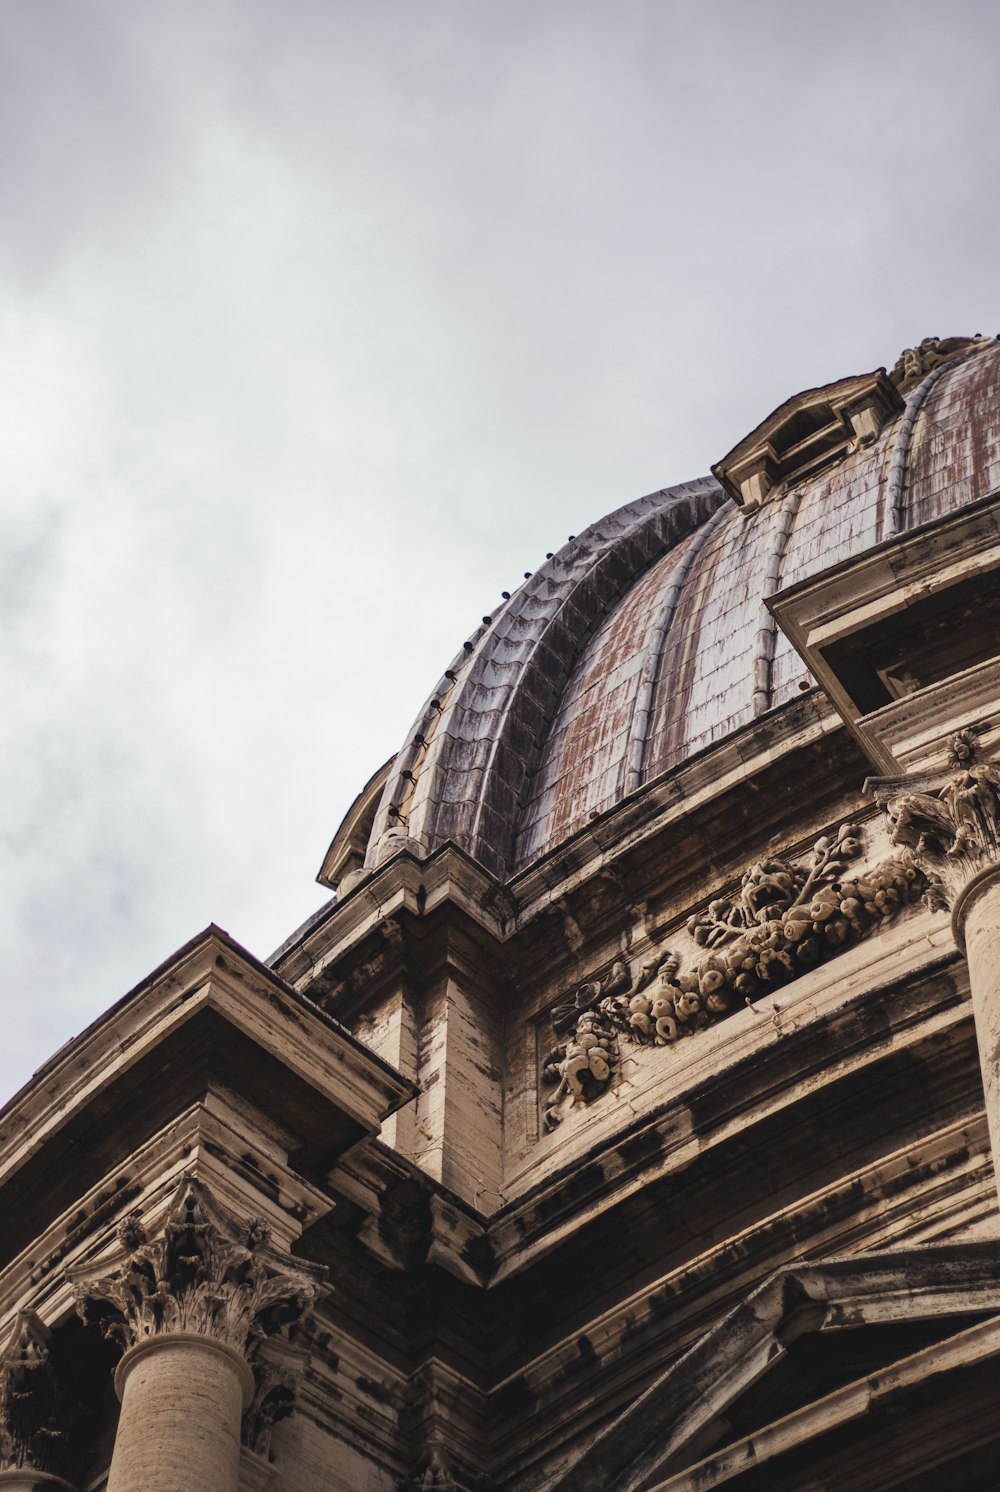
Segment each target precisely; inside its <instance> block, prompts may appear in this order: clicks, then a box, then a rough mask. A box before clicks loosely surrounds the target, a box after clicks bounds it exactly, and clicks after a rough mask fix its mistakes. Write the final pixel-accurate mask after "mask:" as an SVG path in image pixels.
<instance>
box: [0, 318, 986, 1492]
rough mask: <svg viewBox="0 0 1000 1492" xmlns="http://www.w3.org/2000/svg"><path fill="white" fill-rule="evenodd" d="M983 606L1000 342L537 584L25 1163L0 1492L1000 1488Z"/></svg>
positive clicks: (7, 1263)
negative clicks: (289, 885)
mask: <svg viewBox="0 0 1000 1492" xmlns="http://www.w3.org/2000/svg"><path fill="white" fill-rule="evenodd" d="M998 577H1000V344H998V343H997V342H995V341H993V340H991V339H985V338H975V339H959V338H954V339H949V340H940V339H937V338H934V339H928V340H927V341H925V342H923V343H921V345H920V346H919V347H917V348H915V349H911V350H908V351H907V352H905V353H904V354H903V356H902V357H901V358H900V360H899V361H898V362H897V364H896V365H895V367H894V368H893V369H892V371H891V372H890V373H886V372H885V370H884V369H878V370H876V371H875V372H873V373H870V374H864V375H860V376H857V377H851V378H842V379H840V380H839V381H837V382H835V383H832V384H829V385H828V386H826V387H824V388H819V389H810V390H808V391H806V392H805V393H802V394H799V395H797V396H796V397H794V398H791V399H789V400H788V401H787V402H786V403H785V404H783V405H782V406H781V407H780V408H779V409H777V410H775V411H774V412H773V413H772V414H771V415H770V416H769V417H768V418H767V419H765V420H764V421H763V423H762V424H761V425H759V426H758V427H757V429H755V430H754V431H752V432H751V433H750V434H749V435H747V436H746V437H745V438H744V439H743V440H741V441H740V442H739V443H738V444H737V445H736V446H734V448H733V450H732V451H731V452H730V453H729V454H728V455H727V456H725V457H724V458H723V459H722V460H721V461H720V462H719V463H718V464H717V465H716V466H715V467H714V468H713V475H712V476H711V477H706V478H705V479H703V480H700V481H696V482H690V483H685V484H683V485H681V486H677V487H671V488H667V489H664V490H663V491H660V492H655V493H653V494H652V495H651V496H649V497H646V498H643V499H641V500H640V501H638V502H634V503H631V504H629V505H628V506H626V507H624V508H622V509H620V510H619V511H618V512H616V513H613V514H611V515H610V516H609V517H608V518H606V519H605V520H603V521H602V522H600V523H598V524H596V525H594V526H593V527H592V528H590V529H589V530H588V531H587V532H586V533H584V534H581V535H580V536H579V537H578V538H574V539H572V540H570V542H569V543H567V545H566V546H565V547H564V548H563V549H562V550H560V552H559V553H558V554H555V555H553V556H552V557H551V558H550V559H549V560H548V561H547V563H546V564H545V566H544V567H543V568H542V569H541V570H539V571H538V572H537V573H536V574H535V575H533V576H532V577H531V578H530V579H529V580H528V581H527V582H526V583H525V585H524V586H523V587H522V588H521V589H520V590H519V591H518V592H517V593H516V594H514V595H513V596H511V597H509V598H506V599H505V600H504V603H503V605H502V606H501V607H500V608H499V609H498V610H497V611H495V612H494V613H493V614H492V615H490V616H489V617H486V618H484V620H483V625H482V628H481V629H480V630H479V631H478V632H477V633H476V634H475V635H474V636H472V637H471V638H469V639H468V641H466V642H465V643H464V644H463V646H462V648H461V649H460V651H459V653H458V656H457V658H456V659H455V661H454V662H453V663H452V664H451V666H450V667H449V668H447V669H446V670H445V672H444V674H443V675H442V677H441V679H440V680H439V682H438V684H437V686H436V688H435V689H434V691H433V694H432V695H431V697H430V699H429V700H428V703H427V706H426V708H425V709H424V710H423V711H422V712H421V715H420V717H419V719H418V720H417V721H416V722H415V724H414V726H413V729H412V731H411V733H410V735H409V736H408V737H407V739H406V741H405V742H404V743H403V745H402V746H401V748H400V751H399V752H398V754H397V755H396V757H395V758H394V759H393V761H391V762H389V763H388V764H386V766H385V767H383V768H382V769H381V771H379V772H377V773H376V774H375V775H374V777H373V778H372V779H371V781H370V782H369V783H368V785H367V786H366V787H365V788H364V789H363V791H362V792H361V793H360V795H359V797H358V799H357V801H356V802H355V804H354V806H353V808H352V809H351V811H350V813H349V814H348V816H347V818H346V820H345V822H344V824H343V825H342V826H341V828H340V829H339V830H338V832H337V834H336V835H335V837H334V839H333V843H332V844H331V846H330V849H329V851H328V853H327V856H326V859H325V861H324V864H323V866H322V869H321V872H320V880H321V881H322V882H323V883H324V884H325V885H327V886H329V887H330V888H331V890H333V891H334V892H335V895H334V897H333V899H332V900H331V901H330V902H329V904H328V905H327V906H326V907H325V908H324V909H323V910H322V911H321V912H320V913H318V914H317V915H316V916H315V917H314V918H312V919H311V921H310V922H309V923H308V924H307V925H306V926H304V927H303V928H301V929H299V931H298V932H296V933H295V934H294V935H293V936H292V937H291V938H289V940H288V941H287V942H286V943H285V944H284V946H283V947H282V948H281V949H280V950H279V951H278V953H277V954H275V955H274V956H273V957H272V958H271V959H270V960H268V961H267V962H266V963H262V962H260V961H258V960H257V959H256V958H254V957H253V956H251V955H250V954H249V953H247V952H246V951H245V950H244V949H242V948H240V947H239V946H237V945H236V944H235V943H234V942H233V941H232V940H231V939H230V938H229V937H227V935H226V934H225V933H223V932H221V931H219V930H218V929H217V928H215V927H210V928H208V930H207V931H205V932H204V933H202V934H200V935H199V936H198V937H196V938H194V939H192V941H191V942H190V943H189V944H187V945H186V946H185V947H184V948H182V949H180V950H179V951H178V952H177V953H176V954H175V955H174V957H173V958H172V959H170V961H169V962H168V963H166V964H165V965H164V966H163V967H161V968H159V969H157V970H155V971H154V972H153V973H152V974H151V975H150V976H149V978H148V979H147V980H145V981H144V983H143V984H141V985H140V986H139V987H138V988H137V989H135V990H133V991H132V992H131V993H130V994H128V995H126V996H125V997H124V998H123V999H122V1000H121V1001H120V1002H119V1003H118V1004H117V1005H115V1006H114V1007H113V1008H112V1009H111V1010H109V1011H108V1012H107V1014H106V1015H104V1016H103V1017H101V1019H100V1020H98V1021H97V1022H96V1023H95V1024H94V1025H93V1026H92V1027H91V1028H90V1029H89V1030H87V1031H85V1032H84V1033H83V1034H82V1035H81V1036H80V1037H78V1038H77V1039H76V1040H75V1041H73V1042H71V1043H70V1044H69V1045H68V1046H66V1047H64V1048H63V1049H62V1050H61V1051H59V1052H58V1053H56V1055H55V1056H54V1057H53V1058H52V1059H51V1061H50V1062H49V1063H48V1064H47V1065H46V1066H45V1067H44V1068H43V1069H42V1070H41V1071H40V1072H39V1073H38V1074H36V1076H35V1078H34V1079H33V1080H32V1082H31V1083H30V1084H29V1085H28V1087H27V1088H25V1089H24V1090H23V1091H22V1092H21V1093H20V1094H18V1095H17V1097H16V1098H15V1099H14V1100H13V1101H12V1102H11V1103H10V1104H9V1105H8V1106H7V1108H6V1109H5V1110H4V1112H3V1113H2V1115H0V1188H2V1193H0V1195H2V1199H3V1205H2V1209H0V1345H2V1357H0V1467H2V1468H3V1469H2V1470H0V1486H2V1487H4V1488H10V1489H14V1488H18V1489H28V1488H42V1487H45V1488H50V1489H55V1488H63V1489H66V1488H71V1489H77V1492H84V1489H92V1492H97V1489H100V1488H103V1487H105V1486H107V1487H108V1488H109V1489H110V1492H153V1489H155V1492H191V1489H193V1488H205V1489H211V1492H236V1489H238V1488H239V1489H251V1488H254V1489H257V1488H260V1489H263V1488H272V1489H274V1492H292V1489H295V1492H321V1489H323V1492H327V1489H329V1492H347V1489H350V1492H354V1489H359V1492H360V1489H363V1492H396V1489H417V1488H440V1489H444V1488H451V1489H462V1492H473V1489H479V1492H483V1489H487V1488H492V1489H496V1492H570V1489H572V1492H653V1489H658V1492H667V1489H670V1492H680V1489H694V1488H698V1489H704V1488H709V1487H725V1488H727V1489H729V1488H732V1489H738V1492H750V1489H763V1488H767V1489H769V1492H772V1489H802V1488H849V1489H857V1492H860V1489H868V1488H887V1487H906V1488H910V1489H936V1488H947V1489H951V1488H979V1489H986V1488H995V1487H996V1486H997V1485H1000V1424H998V1422H997V1420H996V1419H995V1418H994V1414H993V1408H994V1406H995V1403H996V1395H997V1392H998V1389H1000V1217H998V1210H997V1209H998V1199H997V1185H996V1176H995V1172H994V1164H993V1154H994V1153H995V1152H996V1150H997V1146H996V1145H995V1144H994V1145H991V1138H992V1140H993V1141H997V1139H998V1128H1000V1108H998V1104H1000V1093H998V1088H1000V672H998V659H1000V583H998Z"/></svg>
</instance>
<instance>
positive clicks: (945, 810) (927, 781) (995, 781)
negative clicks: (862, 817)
mask: <svg viewBox="0 0 1000 1492" xmlns="http://www.w3.org/2000/svg"><path fill="white" fill-rule="evenodd" d="M949 756H950V765H951V766H952V768H953V770H952V772H951V773H950V774H949V775H948V776H946V777H945V778H944V779H943V780H942V777H941V774H923V775H921V776H911V777H870V778H869V779H868V781H867V782H866V783H865V788H866V790H867V791H868V792H870V793H871V794H872V795H873V796H874V798H875V801H876V802H877V803H878V804H879V806H880V807H881V808H884V809H885V812H886V814H887V815H888V817H889V822H890V824H891V825H892V839H893V843H894V844H899V845H905V846H906V847H907V848H908V850H909V852H910V855H911V856H912V859H913V861H914V863H915V864H916V865H917V866H918V867H919V868H920V870H921V871H922V872H923V874H924V876H925V877H926V879H927V881H928V883H929V885H930V887H931V890H932V894H934V895H936V897H937V899H938V901H939V903H940V904H941V905H943V906H948V907H950V908H951V909H952V912H953V914H954V913H956V912H957V911H958V906H959V902H960V900H961V898H962V896H963V894H964V892H965V891H966V890H967V889H968V887H969V886H970V884H971V883H972V881H973V880H974V879H976V878H977V877H979V876H980V875H982V874H983V873H984V872H986V871H989V870H990V869H991V868H994V867H1000V762H996V761H981V760H979V750H978V747H977V745H976V738H975V734H974V732H973V731H971V730H961V731H959V732H958V733H957V734H956V735H954V736H952V738H951V741H950V743H949Z"/></svg>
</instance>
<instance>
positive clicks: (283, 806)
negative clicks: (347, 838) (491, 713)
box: [0, 0, 1000, 1098]
mask: <svg viewBox="0 0 1000 1492" xmlns="http://www.w3.org/2000/svg"><path fill="white" fill-rule="evenodd" d="M998 55H1000V8H998V7H997V6H996V5H995V4H993V3H992V0H980V3H955V0H950V3H949V5H948V6H944V5H942V4H939V3H936V0H935V3H920V0H907V3H900V4H896V3H891V0H881V3H873V0H867V3H865V4H857V5H855V4H840V5H838V6H835V7H831V6H828V5H820V4H818V3H811V0H790V3H780V4H778V3H758V0H715V3H713V0H691V3H671V0H604V3H595V0H565V3H563V0H530V3H517V0H444V3H442V0H419V3H418V0H365V3H361V0H356V3H353V4H348V3H336V0H323V3H320V0H316V3H303V0H282V3H281V4H279V3H278V0H268V3H264V0H230V3H226V0H215V3H213V0H191V3H187V0H142V3H139V4H130V3H128V0H0V523H2V533H0V616H2V624H3V638H4V644H5V645H4V647H3V650H2V658H0V677H2V686H3V701H4V709H3V713H2V722H0V752H2V761H0V766H2V771H0V799H2V801H0V835H2V837H0V888H2V896H0V943H2V962H0V969H2V975H0V978H2V981H3V1040H2V1046H0V1098H2V1097H3V1096H5V1095H6V1094H8V1093H10V1092H13V1090H14V1089H15V1088H16V1087H18V1086H19V1085H20V1083H21V1082H23V1081H24V1080H25V1079H26V1078H27V1077H28V1076H29V1074H30V1073H31V1071H32V1069H33V1068H34V1067H36V1066H37V1065H38V1064H39V1063H40V1062H41V1061H43V1060H44V1059H45V1058H46V1057H47V1056H48V1055H49V1054H50V1053H51V1052H52V1051H53V1050H54V1049H55V1048H56V1047H57V1046H59V1045H60V1044H61V1043H62V1042H63V1041H64V1040H66V1039H67V1038H68V1037H70V1036H71V1035H73V1034H74V1033H75V1032H76V1031H78V1030H80V1029H81V1028H82V1027H83V1026H84V1025H86V1024H87V1023H88V1022H89V1021H90V1020H92V1019H93V1018H94V1017H95V1016H96V1015H98V1014H99V1013H100V1011H101V1010H103V1009H104V1008H106V1006H108V1005H109V1004H110V1003H111V1002H112V1001H114V1000H115V999H117V998H118V997H119V996H120V995H122V994H123V993H124V992H125V991H126V990H127V989H128V988H129V987H130V986H131V985H132V984H133V983H135V982H136V981H138V980H139V979H140V978H141V977H143V975H145V974H146V973H147V972H148V971H149V970H150V969H152V968H153V967H154V966H155V965H156V964H157V963H158V962H160V961H161V960H162V959H163V958H165V957H166V956H167V955H169V954H170V953H171V952H172V951H173V949H174V948H175V947H177V946H178V945H179V944H180V943H182V942H183V941H185V940H186V939H187V938H188V937H190V936H191V935H193V934H194V933H195V932H197V931H198V930H199V929H200V928H201V927H203V926H204V925H205V924H206V923H207V922H209V921H213V920H214V921H216V922H218V923H220V924H221V925H222V926H224V927H226V928H227V929H228V930H229V931H230V932H231V933H232V934H233V935H234V936H235V937H237V938H238V939H239V940H240V941H242V942H244V943H246V944H247V945H248V946H249V947H250V948H251V950H253V951H254V952H255V953H257V954H258V955H261V956H264V955H266V954H267V953H268V952H269V951H270V950H271V948H273V947H274V945H275V944H277V943H278V942H280V941H281V940H282V938H283V937H284V936H285V935H286V934H287V933H289V932H290V931H291V930H292V929H293V928H294V927H295V926H296V925H297V924H298V923H299V922H300V921H301V920H302V919H303V918H304V917H305V916H306V915H307V914H308V913H309V912H310V911H311V910H312V909H313V908H314V907H315V906H316V905H318V904H319V902H320V901H321V900H322V899H324V893H323V892H321V891H320V889H319V888H318V887H316V886H315V885H314V884H313V881H312V877H313V875H314V874H315V872H316V870H317V869H318V866H319V864H320V861H321V859H322V856H323V852H324V850H325V848H326V846H327V844H328V842H329V840H330V838H331V836H332V834H333V832H334V830H335V828H336V827H337V824H338V822H339V820H340V818H341V816H342V814H343V812H344V811H345V809H346V808H347V806H348V805H349V803H350V801H351V799H352V798H353V797H354V795H355V793H356V792H357V791H358V789H359V788H360V787H361V786H362V784H363V783H364V781H365V779H366V778H367V777H368V776H369V775H370V773H371V772H372V771H373V770H374V769H375V768H376V767H377V766H378V765H379V764H380V763H381V762H382V761H383V760H384V759H385V758H386V757H387V756H388V755H389V754H390V753H391V752H392V751H393V750H395V748H396V747H397V745H398V744H399V742H400V740H401V739H402V737H403V735H404V733H405V731H406V728H407V726H408V724H409V722H410V720H411V718H412V717H413V715H414V714H415V713H416V711H417V708H418V707H419V705H420V703H421V701H422V699H423V697H424V696H425V694H426V693H427V691H428V689H429V688H430V687H431V686H432V685H433V683H434V681H435V679H436V678H437V677H438V676H439V674H440V671H441V669H442V667H443V666H444V665H445V664H446V662H447V661H448V660H449V659H450V657H451V656H452V654H453V653H454V651H455V650H456V648H457V647H458V646H459V645H460V644H461V642H462V640H463V638H464V637H466V636H467V635H468V633H469V631H470V629H472V628H473V627H474V626H475V625H476V623H477V622H478V620H479V618H480V617H481V616H482V614H483V613H484V612H485V611H487V610H489V609H491V608H492V606H493V605H494V604H495V603H496V602H497V600H498V599H499V594H500V591H501V590H502V589H513V587H514V586H515V585H516V583H517V581H518V580H519V579H520V577H521V575H522V573H523V572H524V571H525V570H533V569H534V568H535V567H536V566H537V564H538V563H539V561H540V560H541V559H542V557H543V556H544V554H545V552H546V551H547V550H550V549H554V548H557V547H558V546H559V544H561V543H562V542H563V540H564V539H565V538H566V536H567V534H569V533H571V532H572V533H575V532H578V531H579V530H580V529H581V528H582V527H583V526H584V525H585V524H586V523H587V522H589V521H592V520H593V519H595V518H597V517H599V516H600V515H601V514H602V513H604V512H606V511H608V510H610V509H611V508H614V507H616V506H618V505H619V504H620V503H622V502H625V501H628V500H630V499H632V498H635V497H638V496H640V495H642V494H643V493H644V492H647V491H650V490H651V489H653V488H656V487H660V486H663V485H667V484H669V483H671V482H674V481H681V480H683V479H685V478H688V477H692V476H695V475H699V474H701V473H704V472H705V471H707V469H708V466H709V464H710V463H711V462H712V461H713V460H716V459H717V458H718V457H719V456H720V455H721V454H722V453H723V452H724V451H726V450H727V449H728V448H729V447H730V446H731V445H732V444H733V443H734V442H735V441H736V440H737V439H739V438H740V437H741V436H742V435H744V434H745V433H746V431H747V430H748V429H749V428H750V427H751V426H752V425H754V424H756V423H757V421H758V420H759V419H761V418H762V417H763V416H764V415H765V414H766V413H768V412H769V410H770V409H771V408H772V407H773V406H774V405H775V404H777V403H779V402H780V401H781V400H782V399H784V398H785V397H787V396H788V395H790V394H792V393H794V392H796V391H797V390H799V389H800V388H803V387H806V386H809V385H811V384H815V383H823V382H828V381H830V380H831V379H833V378H835V377H839V376H841V375H845V374H848V373H853V372H858V371H862V370H865V369H868V368H871V367H875V366H877V365H879V364H882V363H886V362H889V363H891V362H892V361H893V359H894V358H895V357H896V355H897V353H898V352H899V350H900V349H901V348H902V347H903V346H906V345H912V344H913V343H914V342H915V341H917V340H919V338H920V337H922V336H925V335H927V334H929V333H938V334H941V335H951V334H957V333H972V332H977V331H982V332H995V331H998V330H1000V307H998V294H997V267H998V249H1000V231H998V230H1000V221H998V214H1000V205H998V204H1000V195H998V192H997V182H998V171H997V165H998V160H997V157H998V151H1000V118H998V112H1000V109H998V102H997V100H998V91H997V87H996V77H995V75H996V59H997V56H998Z"/></svg>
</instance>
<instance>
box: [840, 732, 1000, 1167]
mask: <svg viewBox="0 0 1000 1492" xmlns="http://www.w3.org/2000/svg"><path fill="white" fill-rule="evenodd" d="M949 755H950V763H949V765H950V767H951V768H952V770H951V772H950V773H944V774H928V775H924V776H914V777H876V778H869V780H868V782H867V783H866V784H865V786H866V787H867V788H868V790H869V791H871V792H872V793H874V796H875V799H876V801H877V802H878V803H880V804H881V806H882V807H883V808H884V809H885V810H886V812H887V814H888V815H889V819H890V822H891V824H892V837H893V841H894V843H896V844H901V845H906V846H908V847H909V849H910V853H911V855H912V857H913V860H914V862H915V864H916V865H917V866H918V867H919V868H920V870H922V871H923V873H924V875H925V876H926V877H927V880H928V882H929V884H930V888H931V894H932V896H933V897H934V898H935V899H936V900H937V902H938V904H939V905H940V906H945V907H950V908H951V915H952V930H953V932H954V935H955V942H956V943H957V944H958V947H959V948H960V949H962V951H963V952H964V953H965V955H966V958H967V959H968V964H969V988H970V991H971V994H972V1010H973V1014H974V1016H975V1021H976V1040H977V1042H978V1045H979V1062H980V1067H981V1069H982V1074H983V1091H984V1094H985V1099H986V1119H987V1123H988V1125H989V1131H990V1144H991V1147H992V1150H993V1169H994V1173H995V1175H996V1178H997V1189H998V1192H1000V762H996V761H984V760H981V759H980V752H979V749H978V747H977V744H976V740H975V736H974V734H973V732H972V731H969V730H963V731H959V732H958V734H957V735H955V736H953V737H952V739H951V742H950V745H949Z"/></svg>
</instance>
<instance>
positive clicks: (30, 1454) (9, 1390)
mask: <svg viewBox="0 0 1000 1492" xmlns="http://www.w3.org/2000/svg"><path fill="white" fill-rule="evenodd" d="M48 1342H49V1332H48V1330H47V1328H46V1327H45V1325H44V1323H43V1322H42V1321H41V1320H40V1319H39V1317H38V1316H36V1315H35V1313H34V1311H20V1312H19V1313H18V1315H17V1318H16V1320H15V1322H14V1330H13V1333H12V1334H11V1337H10V1340H9V1341H8V1343H7V1345H6V1347H5V1348H4V1350H3V1353H2V1354H0V1472H12V1471H21V1470H25V1471H28V1470H30V1471H34V1472H39V1473H43V1474H45V1475H47V1476H49V1477H53V1478H56V1479H57V1480H58V1479H59V1478H61V1477H62V1476H64V1475H65V1474H66V1472H67V1470H68V1468H69V1465H70V1463H71V1462H72V1461H73V1460H74V1459H75V1454H74V1453H75V1449H76V1447H75V1445H74V1441H75V1438H76V1437H75V1434H74V1431H75V1430H76V1429H77V1427H78V1421H79V1411H74V1407H73V1406H72V1405H70V1404H69V1403H68V1402H67V1397H66V1395H65V1393H64V1392H63V1391H62V1389H61V1387H60V1384H59V1381H58V1377H57V1375H56V1373H55V1371H54V1369H53V1367H52V1364H51V1362H50V1361H49V1347H48Z"/></svg>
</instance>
